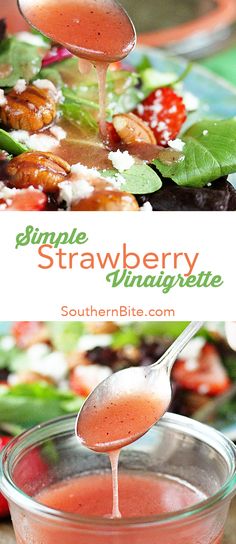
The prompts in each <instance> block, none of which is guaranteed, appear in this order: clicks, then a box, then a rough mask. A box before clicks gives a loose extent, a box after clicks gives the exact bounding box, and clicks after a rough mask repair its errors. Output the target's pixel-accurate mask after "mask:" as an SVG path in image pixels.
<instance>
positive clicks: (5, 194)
mask: <svg viewBox="0 0 236 544" xmlns="http://www.w3.org/2000/svg"><path fill="white" fill-rule="evenodd" d="M17 192H18V190H17V189H15V188H14V189H10V188H9V187H6V185H5V183H3V181H1V182H0V199H1V200H6V199H7V198H12V197H13V196H14V195H16V193H17Z"/></svg>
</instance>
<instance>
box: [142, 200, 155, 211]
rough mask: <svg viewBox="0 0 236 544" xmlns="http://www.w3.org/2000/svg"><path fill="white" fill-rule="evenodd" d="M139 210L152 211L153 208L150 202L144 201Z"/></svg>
mask: <svg viewBox="0 0 236 544" xmlns="http://www.w3.org/2000/svg"><path fill="white" fill-rule="evenodd" d="M140 212H153V208H152V205H151V203H150V202H145V203H144V205H143V206H142V207H141V208H140Z"/></svg>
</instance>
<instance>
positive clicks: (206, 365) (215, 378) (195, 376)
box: [172, 343, 231, 395]
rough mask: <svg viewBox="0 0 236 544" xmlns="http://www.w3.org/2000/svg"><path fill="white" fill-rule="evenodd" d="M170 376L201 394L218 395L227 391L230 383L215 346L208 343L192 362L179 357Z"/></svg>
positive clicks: (186, 387)
mask: <svg viewBox="0 0 236 544" xmlns="http://www.w3.org/2000/svg"><path fill="white" fill-rule="evenodd" d="M172 377H173V380H174V381H175V382H176V383H177V384H178V385H180V386H181V387H183V388H184V389H188V390H190V391H195V392H197V393H199V394H203V395H204V394H205V395H220V394H222V393H224V392H225V391H227V389H228V388H229V386H230V383H231V382H230V379H229V378H228V376H227V372H226V370H225V368H224V367H223V365H222V362H221V359H220V357H219V354H218V352H217V350H216V348H215V347H214V346H213V345H212V344H208V343H207V344H205V346H204V347H203V348H202V350H201V352H200V355H199V357H198V359H197V360H196V362H194V364H192V361H187V360H183V359H179V360H178V361H177V362H176V363H175V365H174V368H173V373H172Z"/></svg>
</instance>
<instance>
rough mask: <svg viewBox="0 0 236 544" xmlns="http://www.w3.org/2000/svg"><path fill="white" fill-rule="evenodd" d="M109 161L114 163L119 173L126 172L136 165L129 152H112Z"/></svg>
mask: <svg viewBox="0 0 236 544" xmlns="http://www.w3.org/2000/svg"><path fill="white" fill-rule="evenodd" d="M108 159H109V160H110V161H111V162H112V165H113V166H114V168H116V170H118V172H125V170H129V169H130V168H131V166H133V165H134V163H135V160H134V158H133V157H132V156H131V155H130V154H129V153H128V151H120V150H119V149H118V151H111V152H110V153H109V155H108Z"/></svg>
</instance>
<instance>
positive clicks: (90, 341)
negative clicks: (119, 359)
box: [77, 334, 112, 351]
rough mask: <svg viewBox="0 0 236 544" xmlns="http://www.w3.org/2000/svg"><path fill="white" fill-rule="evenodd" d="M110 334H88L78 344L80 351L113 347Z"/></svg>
mask: <svg viewBox="0 0 236 544" xmlns="http://www.w3.org/2000/svg"><path fill="white" fill-rule="evenodd" d="M111 340H112V338H111V335H110V334H86V335H84V336H82V337H81V338H80V340H79V342H78V344H77V349H78V350H79V351H89V350H90V349H94V348H97V347H107V346H110V345H111Z"/></svg>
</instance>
